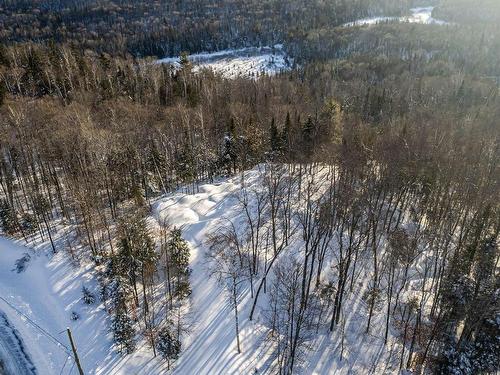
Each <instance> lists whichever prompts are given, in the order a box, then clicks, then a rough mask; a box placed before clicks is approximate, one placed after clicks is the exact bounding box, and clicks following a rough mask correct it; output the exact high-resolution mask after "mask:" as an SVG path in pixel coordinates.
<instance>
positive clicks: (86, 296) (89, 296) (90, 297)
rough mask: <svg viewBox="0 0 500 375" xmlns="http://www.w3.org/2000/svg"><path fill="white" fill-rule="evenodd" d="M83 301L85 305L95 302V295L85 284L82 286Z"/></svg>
mask: <svg viewBox="0 0 500 375" xmlns="http://www.w3.org/2000/svg"><path fill="white" fill-rule="evenodd" d="M82 294H83V297H82V299H83V302H84V303H85V304H86V305H92V304H93V303H94V302H95V295H94V293H92V292H91V291H90V290H89V289H88V288H87V287H86V286H83V287H82Z"/></svg>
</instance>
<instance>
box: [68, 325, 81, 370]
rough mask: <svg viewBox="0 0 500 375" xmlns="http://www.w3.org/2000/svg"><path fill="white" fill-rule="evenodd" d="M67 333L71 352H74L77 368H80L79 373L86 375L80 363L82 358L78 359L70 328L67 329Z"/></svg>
mask: <svg viewBox="0 0 500 375" xmlns="http://www.w3.org/2000/svg"><path fill="white" fill-rule="evenodd" d="M66 332H68V337H69V342H70V343H71V350H73V355H74V357H75V362H76V367H78V372H79V373H80V375H84V373H83V369H82V365H81V363H80V358H78V352H77V351H76V345H75V342H74V341H73V336H72V335H71V330H70V329H69V327H68V328H66Z"/></svg>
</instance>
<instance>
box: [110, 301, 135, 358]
mask: <svg viewBox="0 0 500 375" xmlns="http://www.w3.org/2000/svg"><path fill="white" fill-rule="evenodd" d="M111 328H112V330H113V336H114V339H115V342H116V343H117V344H118V346H119V351H120V352H121V353H123V352H125V353H127V354H131V353H132V352H133V351H134V350H135V339H134V336H135V330H134V327H133V324H132V319H130V317H129V315H128V314H127V308H126V305H125V303H124V302H119V304H118V306H117V309H116V311H115V315H114V317H113V322H112V324H111Z"/></svg>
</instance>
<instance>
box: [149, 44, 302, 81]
mask: <svg viewBox="0 0 500 375" xmlns="http://www.w3.org/2000/svg"><path fill="white" fill-rule="evenodd" d="M189 60H190V61H191V62H192V63H193V65H194V70H195V71H199V70H201V69H203V68H208V69H212V70H213V71H214V72H215V73H217V74H221V75H222V76H223V77H224V78H237V77H244V78H257V77H258V76H259V75H261V74H267V75H275V74H277V73H280V72H282V71H287V70H290V69H291V67H292V63H293V62H292V60H291V59H290V58H289V57H288V56H287V54H286V52H285V51H284V50H283V45H281V44H277V45H275V46H274V47H248V48H240V49H228V50H223V51H218V52H212V53H198V54H193V55H189ZM179 61H180V58H179V57H167V58H164V59H161V60H158V62H159V63H160V64H171V65H173V66H179Z"/></svg>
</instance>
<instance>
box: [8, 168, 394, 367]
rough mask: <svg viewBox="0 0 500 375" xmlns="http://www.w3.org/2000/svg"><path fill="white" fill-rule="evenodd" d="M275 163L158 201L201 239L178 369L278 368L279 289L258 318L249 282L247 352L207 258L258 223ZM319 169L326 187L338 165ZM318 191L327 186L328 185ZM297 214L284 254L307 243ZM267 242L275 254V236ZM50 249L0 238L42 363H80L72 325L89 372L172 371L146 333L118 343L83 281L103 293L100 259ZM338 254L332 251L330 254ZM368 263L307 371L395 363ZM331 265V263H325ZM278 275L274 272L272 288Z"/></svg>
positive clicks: (30, 343) (245, 291)
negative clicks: (134, 341)
mask: <svg viewBox="0 0 500 375" xmlns="http://www.w3.org/2000/svg"><path fill="white" fill-rule="evenodd" d="M269 173H270V172H269V170H266V168H265V167H264V166H259V167H257V168H255V169H253V170H251V171H247V172H245V173H243V174H242V175H238V176H236V177H233V178H230V179H227V180H222V181H219V182H217V183H214V184H207V185H202V186H199V188H198V192H197V193H196V194H192V195H188V194H184V193H175V194H169V195H167V196H166V197H164V198H161V199H159V200H158V201H157V202H156V203H154V205H153V216H154V218H155V219H156V221H157V223H158V224H160V223H164V222H167V223H168V224H169V225H170V226H175V227H180V228H181V229H182V233H183V237H184V238H185V239H186V240H187V241H188V242H189V244H190V246H191V262H190V267H191V269H192V273H191V280H190V282H191V286H192V289H193V293H192V296H191V298H190V300H191V312H190V316H189V320H190V326H191V329H190V331H189V332H188V333H187V334H186V335H185V337H184V340H183V348H184V350H183V352H182V354H181V356H180V359H179V360H178V361H177V363H176V364H175V367H174V369H173V371H172V372H173V373H174V374H180V375H182V374H243V373H247V374H248V373H261V374H266V373H267V374H271V373H274V372H275V371H276V370H275V368H274V365H273V362H274V361H275V359H276V355H277V353H276V351H275V347H274V346H273V345H272V344H271V342H270V341H269V332H270V331H269V330H270V327H269V319H268V318H267V315H268V314H269V306H270V299H269V297H270V292H269V290H268V291H267V292H263V293H261V295H260V297H259V301H258V304H257V307H256V310H255V313H254V316H253V320H252V321H250V320H249V314H250V312H251V309H252V304H253V298H252V291H251V289H250V283H249V282H248V281H247V282H245V283H244V287H243V288H242V290H241V294H240V297H239V301H238V313H239V319H240V340H241V354H238V352H237V344H236V336H235V329H234V313H233V308H232V305H231V303H230V301H228V296H227V293H226V292H225V291H224V290H223V288H222V287H221V285H220V284H219V283H217V281H216V280H215V279H214V278H213V277H212V278H210V277H209V276H210V275H209V273H210V272H209V271H210V261H209V260H208V259H207V253H208V252H209V250H208V249H209V245H208V239H209V237H210V235H211V234H213V233H215V232H217V231H218V230H219V229H220V228H221V226H225V225H227V223H233V224H234V226H235V227H236V228H237V229H236V231H237V232H238V233H239V235H241V236H242V237H243V236H244V235H245V234H244V233H245V230H246V229H248V228H247V227H246V226H247V217H246V216H245V214H244V211H243V209H242V199H243V195H242V194H243V192H246V194H248V196H250V197H253V198H255V197H257V196H259V194H266V191H265V189H266V188H265V184H266V183H265V179H266V178H268V177H269ZM315 178H317V179H318V180H317V181H316V182H315V183H316V184H317V186H318V189H320V190H324V189H326V188H327V186H328V179H329V173H328V171H327V169H326V168H321V169H320V170H318V171H317V172H316V173H315ZM242 184H243V185H242ZM242 186H244V189H243V190H242ZM296 193H297V192H294V193H293V194H296ZM318 194H322V193H320V192H319V191H318ZM253 198H250V199H249V200H248V207H249V208H250V215H252V216H253V215H255V214H256V211H255V210H256V209H257V206H256V204H257V203H258V202H257V201H255V200H254V199H253ZM300 207H301V205H300V204H297V205H296V206H294V207H293V212H294V213H293V214H292V216H295V215H296V214H299V212H300V211H301V209H300ZM264 216H265V215H264ZM263 220H266V221H267V223H266V224H265V225H269V218H268V217H267V218H265V219H263ZM292 221H293V222H294V224H293V228H292V232H293V233H294V234H292V237H291V238H293V241H292V242H291V243H290V244H289V245H288V246H287V247H286V252H285V251H284V252H283V256H282V257H281V259H278V260H277V264H279V263H280V262H284V261H286V260H287V259H290V257H298V256H299V255H298V254H299V253H300V251H301V250H300V248H301V246H303V243H302V239H301V236H302V234H301V231H300V230H299V225H300V224H299V222H297V221H296V218H295V219H292ZM150 224H151V225H152V226H153V227H154V228H156V226H157V225H158V224H154V223H153V222H150ZM265 225H264V226H265ZM264 226H263V228H264ZM262 230H264V229H262ZM268 233H269V232H268ZM268 237H269V234H268ZM60 238H61V241H62V238H64V235H63V234H62V233H61V234H60ZM267 240H268V241H269V238H268V239H267ZM242 241H243V240H242ZM332 245H333V244H332ZM262 246H263V247H264V244H262ZM266 246H267V248H266V254H267V251H269V249H268V247H269V244H267V245H266ZM48 250H49V246H48V244H47V243H41V244H39V245H37V246H36V247H35V249H34V250H33V249H28V248H26V247H24V246H22V245H19V244H17V243H14V242H12V241H10V240H7V239H4V238H2V239H1V240H0V291H1V295H2V296H3V297H4V298H5V299H6V301H7V302H8V303H6V302H4V301H0V308H1V310H2V311H3V312H4V313H5V314H6V316H7V317H8V319H9V321H10V322H11V323H12V324H13V326H14V327H15V328H16V329H17V330H18V331H19V332H20V336H21V337H22V338H23V340H24V342H25V344H26V349H27V350H26V351H27V354H28V355H29V356H30V357H31V358H32V359H33V362H34V364H35V367H36V373H39V374H56V373H59V371H62V372H61V373H63V374H71V373H72V372H71V371H72V366H73V361H72V359H71V358H70V356H71V352H70V350H69V344H68V340H67V338H66V333H65V328H66V327H67V326H69V327H70V328H71V329H72V331H73V334H74V336H75V339H76V341H77V345H78V350H79V352H80V356H81V360H82V363H83V366H84V368H85V370H86V371H88V373H91V374H94V373H95V374H131V373H137V374H139V373H142V374H161V373H165V371H166V368H165V363H164V362H163V361H161V360H160V359H159V358H156V359H153V355H152V351H151V350H150V348H149V347H148V346H147V345H146V344H145V343H142V344H141V346H140V350H138V351H136V352H135V353H134V354H132V355H128V356H123V357H122V356H120V355H118V354H116V353H115V351H114V349H113V342H112V336H111V335H110V333H109V324H110V320H109V318H108V317H107V315H106V313H105V311H104V310H103V306H102V304H97V303H96V304H95V305H91V306H87V305H85V304H83V302H82V294H81V289H82V286H83V285H85V286H87V287H89V288H90V289H91V290H93V291H94V292H95V293H96V294H97V293H98V292H97V284H96V280H95V274H94V273H93V270H92V266H91V265H87V266H85V265H83V267H82V268H79V267H78V266H75V265H72V264H71V262H70V261H69V258H68V254H66V253H65V252H60V253H58V254H56V255H54V256H52V255H49V254H50V253H49V251H48ZM25 254H28V257H26V259H27V261H26V264H25V266H26V268H25V269H24V270H23V271H21V272H20V273H17V272H16V270H15V263H16V260H18V259H20V258H22V257H23V256H24V255H25ZM265 257H267V255H265ZM266 259H267V258H266ZM261 261H262V262H267V261H269V259H268V260H265V259H264V258H263V259H261ZM333 261H334V259H333V258H331V259H327V260H326V261H325V263H326V264H330V263H331V262H333ZM263 266H265V265H264V264H263V263H262V264H261V267H263ZM363 268H365V269H366V271H361V272H359V274H358V278H357V280H359V281H358V283H357V285H356V286H355V289H356V292H355V293H354V294H353V296H352V297H350V298H349V300H348V304H347V305H346V306H345V311H346V312H348V314H347V315H346V317H347V319H346V321H345V324H344V325H343V327H342V328H338V329H336V330H335V331H334V332H333V333H331V332H329V331H328V330H327V329H326V328H325V327H323V328H317V329H318V334H317V336H316V337H315V338H314V339H313V340H311V341H309V342H308V347H309V350H307V361H304V362H303V364H302V365H301V367H300V368H299V371H298V372H297V373H303V374H326V373H337V374H347V373H353V372H355V373H367V372H369V371H371V372H373V373H386V372H387V371H389V372H390V370H391V365H392V364H394V363H393V362H391V361H390V358H389V357H390V356H391V353H392V352H393V350H394V349H395V347H396V346H395V345H396V343H395V341H394V342H393V339H392V338H390V340H389V345H388V346H387V347H385V348H384V345H383V327H384V319H385V317H384V314H378V315H375V317H374V321H373V329H372V330H371V332H370V334H368V335H367V334H365V333H364V328H365V324H366V311H367V306H366V302H365V301H364V300H363V299H362V296H363V291H364V290H365V288H366V285H365V283H366V282H367V280H369V278H368V277H363V275H364V274H365V272H366V273H369V272H370V270H369V267H368V265H366V264H365V265H363V267H360V268H359V269H360V270H362V269H363ZM325 269H328V266H326V265H325ZM363 280H366V281H363ZM259 281H260V278H259V279H256V280H254V281H253V289H254V290H253V293H254V295H255V292H256V290H257V286H258V282H259ZM271 284H272V276H271V275H270V276H269V281H268V288H269V287H270V285H271ZM14 308H15V309H17V310H18V311H15V310H14ZM73 312H76V313H77V314H78V315H79V319H78V320H77V321H72V320H71V314H72V313H73ZM19 313H21V314H24V315H26V316H27V317H29V319H30V320H31V321H32V322H31V323H28V322H27V321H26V318H24V317H23V316H20V315H19ZM320 323H321V322H318V324H320ZM323 323H325V322H323ZM323 323H321V324H323ZM34 324H36V325H37V326H39V327H35V326H34ZM318 327H319V326H318ZM49 335H50V336H49ZM52 336H53V337H52ZM56 340H57V341H59V342H60V343H61V344H58V343H57V341H56ZM388 361H389V362H388ZM73 370H74V369H73Z"/></svg>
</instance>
